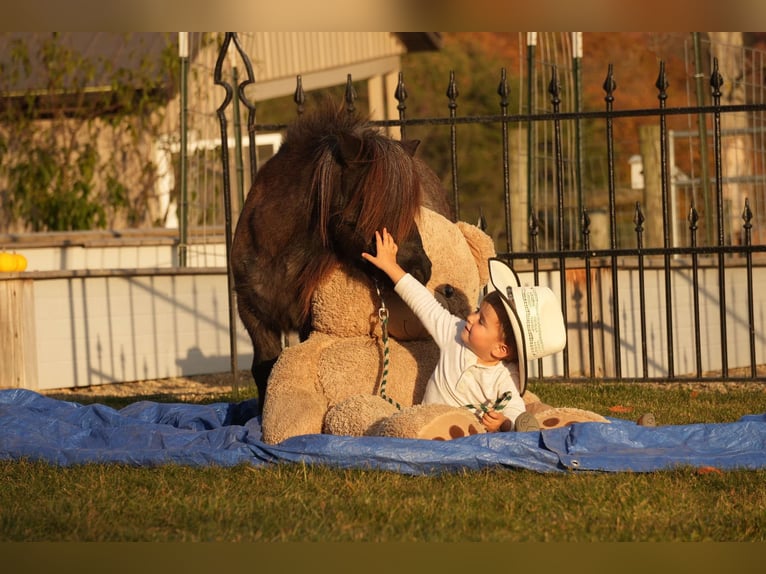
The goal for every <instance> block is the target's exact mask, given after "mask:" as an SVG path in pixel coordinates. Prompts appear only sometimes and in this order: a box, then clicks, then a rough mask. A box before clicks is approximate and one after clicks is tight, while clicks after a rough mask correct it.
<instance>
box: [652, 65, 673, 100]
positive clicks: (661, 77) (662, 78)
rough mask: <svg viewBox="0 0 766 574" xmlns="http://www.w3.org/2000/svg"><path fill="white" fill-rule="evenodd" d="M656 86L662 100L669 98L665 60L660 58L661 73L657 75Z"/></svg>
mask: <svg viewBox="0 0 766 574" xmlns="http://www.w3.org/2000/svg"><path fill="white" fill-rule="evenodd" d="M654 85H655V87H656V88H657V90H658V91H659V94H658V95H657V98H658V99H660V100H663V101H664V100H666V99H667V98H668V86H670V83H669V82H668V76H667V74H666V73H665V61H664V60H660V73H659V74H658V75H657V81H656V82H655V83H654Z"/></svg>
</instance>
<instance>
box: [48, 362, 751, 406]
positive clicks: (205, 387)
mask: <svg viewBox="0 0 766 574" xmlns="http://www.w3.org/2000/svg"><path fill="white" fill-rule="evenodd" d="M748 373H749V371H748ZM764 374H766V366H765V367H759V369H758V375H759V376H764ZM729 375H730V376H732V377H734V376H737V373H735V372H730V373H729ZM233 383H234V381H233V377H232V374H231V373H230V372H226V373H214V374H209V375H194V376H189V377H170V378H167V379H155V380H148V381H135V382H129V383H109V384H103V385H93V386H90V387H76V388H71V389H48V390H45V391H41V394H45V395H49V396H55V397H56V398H61V399H64V400H72V401H77V400H79V399H80V398H81V397H82V398H88V397H90V398H93V397H153V398H162V397H172V398H173V399H174V400H178V401H192V400H199V399H204V398H207V397H212V396H216V395H223V394H226V393H231V392H233ZM551 384H573V385H576V384H581V383H576V382H574V383H551ZM637 384H648V385H652V386H653V387H660V388H667V389H671V388H679V387H680V388H687V389H694V390H715V391H718V392H722V393H726V392H728V391H729V390H730V389H738V388H753V389H760V390H762V391H763V392H766V383H763V382H726V383H724V382H675V383H637ZM252 385H253V383H252V377H251V375H250V371H249V370H243V371H240V373H239V389H240V391H244V390H248V391H249V389H250V388H251V387H252Z"/></svg>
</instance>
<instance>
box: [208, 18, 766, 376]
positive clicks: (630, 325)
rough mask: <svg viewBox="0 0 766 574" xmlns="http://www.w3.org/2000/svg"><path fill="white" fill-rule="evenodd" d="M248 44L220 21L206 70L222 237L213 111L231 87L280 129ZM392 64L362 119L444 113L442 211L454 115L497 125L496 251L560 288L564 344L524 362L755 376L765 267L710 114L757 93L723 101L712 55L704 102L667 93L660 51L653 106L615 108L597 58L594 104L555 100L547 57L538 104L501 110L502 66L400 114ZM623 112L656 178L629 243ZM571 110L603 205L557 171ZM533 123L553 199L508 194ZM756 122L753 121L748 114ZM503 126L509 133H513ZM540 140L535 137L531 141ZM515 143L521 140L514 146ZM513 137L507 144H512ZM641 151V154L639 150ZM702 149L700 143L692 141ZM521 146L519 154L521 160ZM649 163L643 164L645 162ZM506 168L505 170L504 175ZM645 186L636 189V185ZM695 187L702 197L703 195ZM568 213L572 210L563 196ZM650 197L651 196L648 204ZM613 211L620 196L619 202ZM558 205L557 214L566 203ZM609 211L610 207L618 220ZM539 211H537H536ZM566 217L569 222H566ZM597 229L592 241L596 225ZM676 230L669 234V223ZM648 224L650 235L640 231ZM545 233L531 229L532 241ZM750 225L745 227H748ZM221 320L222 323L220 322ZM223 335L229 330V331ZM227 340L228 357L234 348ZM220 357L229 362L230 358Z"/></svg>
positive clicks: (418, 121)
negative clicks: (263, 103)
mask: <svg viewBox="0 0 766 574" xmlns="http://www.w3.org/2000/svg"><path fill="white" fill-rule="evenodd" d="M230 46H233V48H234V49H235V50H236V51H237V52H238V54H239V56H240V57H241V58H242V60H243V62H245V74H244V78H242V81H241V82H238V81H236V82H234V83H233V84H232V82H230V81H229V80H228V79H227V78H225V77H224V76H225V74H224V66H223V62H224V58H225V56H226V54H227V52H228V51H229V48H230ZM254 81H255V79H254V77H253V72H252V67H251V66H250V64H249V57H248V55H247V54H246V53H244V51H243V50H242V48H241V46H240V44H239V42H238V39H237V36H236V34H234V33H227V35H226V37H225V40H224V44H223V46H222V47H221V50H220V56H219V59H218V62H217V65H216V69H215V83H216V84H217V85H220V86H222V87H224V88H225V90H226V97H225V99H224V101H223V103H222V104H221V106H220V107H219V109H218V115H219V119H220V126H221V138H222V146H221V153H222V157H221V160H222V162H223V168H224V201H225V203H226V229H227V232H226V235H227V244H230V241H231V233H232V232H231V230H232V223H233V222H232V213H231V208H230V205H231V190H230V185H229V164H230V156H231V155H232V150H230V149H229V146H228V144H227V142H228V133H227V130H228V124H227V119H226V118H227V116H226V111H227V108H228V107H229V106H230V105H231V103H232V101H238V102H242V103H243V104H244V105H245V107H246V110H248V117H247V130H248V134H249V137H250V138H251V139H252V138H254V137H255V136H256V134H258V133H260V132H266V131H268V132H273V131H275V130H281V129H284V128H285V127H286V126H285V125H280V124H269V123H256V121H255V119H256V118H255V106H254V104H253V103H252V102H248V101H247V98H246V97H245V87H246V86H247V85H248V84H250V83H252V82H254ZM403 82H404V78H402V76H401V75H400V85H399V87H398V88H397V90H396V98H397V100H398V102H399V106H398V109H399V119H398V120H389V121H380V122H371V123H372V124H373V125H376V126H380V127H386V128H391V127H398V128H399V129H400V130H401V136H402V138H404V137H406V133H407V130H408V129H410V128H411V127H414V126H419V125H440V126H447V127H448V128H449V133H450V136H449V137H450V145H449V149H450V150H451V152H452V157H451V165H452V173H451V174H450V175H451V177H450V180H451V182H452V189H451V197H452V201H453V204H454V207H455V212H456V213H457V214H458V217H459V214H460V205H461V193H460V188H459V180H460V170H459V164H458V158H457V156H456V151H455V150H456V149H457V146H456V142H457V140H458V138H459V137H460V130H461V127H462V126H464V125H468V124H483V125H491V126H495V127H496V128H497V129H499V130H501V131H502V134H503V137H502V142H503V145H502V150H501V151H500V154H501V157H502V166H503V169H502V171H503V174H502V178H503V190H504V202H503V203H504V204H503V206H502V209H503V213H504V217H505V233H504V237H503V240H504V241H503V245H498V247H497V249H498V255H499V256H500V257H502V258H505V259H506V260H508V261H509V262H510V264H511V265H512V266H513V267H514V268H515V269H516V270H517V271H518V272H519V274H520V276H521V277H522V281H524V282H530V283H531V282H534V283H538V284H547V285H549V286H551V288H552V289H554V291H556V292H557V293H558V294H559V296H560V298H561V301H562V311H563V313H564V317H565V320H566V323H567V326H568V344H567V347H566V349H565V351H564V352H563V353H562V355H561V356H556V357H553V358H546V359H544V360H541V361H539V362H538V363H537V365H535V366H534V368H533V369H532V371H531V373H530V376H531V377H533V378H540V379H542V378H544V379H546V380H583V381H585V380H613V381H636V382H665V381H671V382H672V381H676V382H678V381H684V382H703V381H715V382H718V381H724V382H726V381H759V382H764V381H766V332H765V331H766V329H765V328H766V293H762V291H763V289H758V287H759V286H760V285H761V284H763V283H764V281H766V265H764V264H765V263H766V257H764V255H763V254H764V252H766V245H764V244H763V243H762V242H761V241H760V240H759V239H758V238H757V237H756V238H754V234H753V229H754V209H753V206H752V205H751V201H750V199H749V198H747V197H746V198H744V201H743V203H742V204H741V205H732V204H730V202H729V203H727V193H726V188H725V185H726V184H727V183H729V182H727V180H726V178H725V175H724V173H723V164H724V161H723V155H724V154H725V152H726V145H725V137H726V136H727V134H726V133H725V132H724V131H723V130H722V128H721V119H722V118H723V117H725V116H726V115H727V114H742V113H752V114H754V115H755V114H758V115H759V116H758V117H760V114H762V113H763V112H764V111H766V103H764V102H763V101H760V102H757V103H752V104H743V105H722V104H721V96H722V86H723V83H724V78H722V76H721V74H720V73H719V70H718V63H717V60H714V62H713V69H712V73H711V75H710V77H709V86H710V96H711V102H712V103H711V105H702V106H687V107H674V108H671V107H667V106H666V100H667V93H666V90H667V87H668V86H667V80H666V76H665V67H664V63H663V62H660V65H659V74H658V77H657V80H656V82H654V85H655V86H656V88H657V98H658V102H659V105H658V107H657V108H653V109H649V108H642V109H631V110H616V109H615V107H614V102H615V89H616V82H615V80H614V77H613V73H612V66H611V65H610V66H609V68H608V70H607V72H606V77H605V80H604V84H603V89H604V109H603V110H600V111H588V112H583V111H574V112H572V111H562V109H561V92H560V82H559V78H558V72H557V68H556V67H555V66H552V67H551V68H550V77H549V81H548V97H549V104H550V105H549V110H548V111H543V112H538V113H532V111H530V112H529V113H523V114H511V113H509V110H508V97H507V96H508V86H507V80H506V74H505V70H502V72H501V76H500V83H499V86H498V90H497V93H498V95H499V106H498V113H497V114H493V115H481V116H463V117H459V116H458V115H457V114H456V112H455V110H456V108H457V105H456V104H455V99H456V98H457V93H458V92H457V89H456V86H455V79H454V77H451V78H450V81H449V84H448V88H447V96H448V98H449V99H450V102H449V105H448V108H449V110H450V113H449V115H448V116H444V117H428V118H413V117H410V116H409V114H408V113H407V97H408V95H407V90H406V89H404V83H403ZM355 97H356V96H355V92H354V89H353V86H352V84H351V78H350V77H349V81H348V86H347V90H346V94H345V98H346V104H347V106H348V108H349V109H350V110H351V109H353V108H354V100H355ZM294 101H295V104H296V111H297V113H301V112H302V111H303V108H304V105H305V101H306V98H305V94H304V93H303V90H302V87H301V82H300V77H298V78H297V81H296V90H295V97H294ZM678 115H686V116H693V117H696V118H700V119H701V121H703V122H704V124H705V125H707V124H709V125H710V132H711V143H710V162H711V165H712V169H711V170H710V172H711V173H710V176H709V178H707V180H706V181H705V185H709V186H710V189H711V193H710V198H711V199H712V203H711V204H710V205H707V204H706V205H705V209H704V211H703V212H704V213H705V214H706V216H707V217H708V220H707V224H708V226H710V227H711V228H712V229H715V236H714V237H713V238H712V240H705V239H701V238H700V237H699V228H700V205H699V201H698V199H697V197H696V195H695V194H694V193H691V194H684V198H685V199H686V203H683V202H682V199H683V198H679V197H677V194H676V193H675V190H677V189H678V188H679V186H680V185H681V184H679V182H678V181H677V179H676V174H674V173H672V170H671V168H672V163H671V161H670V159H669V158H670V156H671V155H672V148H671V147H670V144H669V140H670V135H671V134H670V130H669V129H668V125H667V123H668V118H670V117H672V116H678ZM626 117H642V118H650V119H651V120H652V124H653V130H649V131H648V132H647V133H648V134H649V135H648V136H647V138H648V140H647V141H648V143H649V145H650V147H653V148H654V149H656V150H657V153H656V157H649V156H645V157H643V160H644V172H643V174H642V175H643V178H644V179H645V180H646V182H647V185H649V182H651V185H652V186H654V188H655V189H656V199H657V201H656V203H655V202H652V205H651V206H647V205H642V202H641V201H636V202H635V204H634V205H633V208H632V227H633V229H632V236H633V240H632V245H630V244H629V243H630V242H628V241H625V239H624V233H623V238H618V228H619V227H620V225H622V228H623V230H624V227H625V224H624V214H621V213H620V212H619V210H618V204H620V205H621V206H623V207H624V203H625V202H624V201H618V200H621V198H618V189H617V186H616V182H615V172H616V165H615V142H614V136H613V125H614V122H615V121H618V120H619V119H620V118H626ZM583 121H596V122H601V125H602V126H603V128H604V132H605V141H604V143H603V146H604V147H603V153H604V156H605V158H604V161H605V165H606V173H607V182H606V189H605V190H604V194H605V195H606V198H605V201H604V203H605V204H606V206H607V208H606V209H604V210H602V211H599V212H596V211H593V212H589V211H588V209H587V208H585V207H582V201H581V200H580V199H578V200H573V198H572V197H571V196H570V194H571V191H569V187H565V182H566V181H567V180H568V179H569V178H571V173H573V172H572V170H571V169H570V168H569V167H567V162H568V161H569V160H568V159H566V158H565V156H564V152H563V148H564V142H563V138H562V131H563V129H564V128H565V127H567V128H568V129H572V126H575V128H576V126H577V125H578V124H579V123H580V122H583ZM535 126H545V133H546V134H550V139H549V140H547V141H546V142H545V145H546V146H547V148H548V149H549V150H550V151H551V154H552V156H551V157H552V161H551V166H550V171H551V176H552V181H553V186H554V190H555V191H554V200H555V201H554V207H553V208H552V209H548V210H544V211H543V210H540V209H539V208H538V206H537V205H535V204H534V197H535V196H534V195H531V194H530V195H528V196H527V197H528V198H529V199H528V200H527V201H521V200H519V198H518V197H515V195H514V194H515V193H517V190H514V189H512V186H511V182H512V181H514V182H515V181H518V180H519V179H521V180H524V179H525V178H526V181H525V186H526V187H527V188H528V187H529V186H532V185H534V181H535V177H536V174H535V172H534V169H533V162H532V161H530V159H529V158H531V157H532V156H533V152H534V150H533V149H532V147H531V143H528V145H527V147H526V149H525V150H524V153H523V154H519V153H514V152H512V151H511V149H512V146H511V145H510V144H511V143H512V138H514V137H515V138H517V139H520V140H522V141H523V139H526V141H527V142H531V140H530V139H529V138H524V137H523V136H522V135H521V134H529V133H530V131H529V130H531V129H533V128H534V127H535ZM759 127H760V126H759ZM512 134H513V135H512ZM537 145H539V142H538V144H537ZM522 147H523V146H522ZM516 149H518V146H517V148H516ZM254 150H255V145H252V143H251V145H249V146H248V151H249V153H250V154H251V155H250V158H249V160H248V161H244V162H243V161H242V157H241V153H242V152H241V148H240V147H239V146H238V149H237V150H236V153H235V154H234V155H235V161H236V164H237V165H238V166H241V165H249V166H251V170H252V172H251V177H254V176H255V172H256V170H257V159H256V158H255V156H254V155H252V154H253V153H254ZM237 154H239V155H237ZM650 155H651V154H650ZM705 155H707V153H706V154H705ZM525 160H526V161H525ZM650 164H654V165H655V167H653V168H652V167H651V165H650ZM752 175H753V180H752V183H753V184H754V185H756V186H758V185H760V186H762V185H763V183H764V177H763V174H762V173H761V174H755V173H754V174H752ZM514 178H515V179H514ZM647 197H648V196H647ZM706 201H707V199H706ZM573 205H574V206H576V207H575V209H576V213H575V215H576V216H577V217H575V218H572V217H571V212H572V209H573V208H572V206H573ZM650 207H651V209H650ZM732 210H735V211H737V212H739V213H741V228H739V229H734V228H733V226H732V224H731V221H732V219H731V218H730V215H731V212H732ZM623 211H624V210H623ZM679 212H680V213H685V214H686V221H687V228H686V229H685V230H684V233H679V231H678V225H677V222H676V221H675V220H676V219H677V217H676V216H677V214H678V213H679ZM566 214H569V217H565V216H566ZM620 218H622V221H621V220H620ZM543 220H544V221H543ZM573 221H574V222H575V223H573ZM597 235H598V236H599V239H598V241H594V240H593V238H594V237H595V236H597ZM682 235H683V236H685V240H684V238H682V237H681V236H682ZM650 237H651V241H649V238H650ZM543 239H544V241H543ZM754 239H755V240H754ZM231 293H233V286H232V285H231V276H230V308H231V309H232V311H231V322H232V325H233V324H234V323H235V321H237V320H238V319H237V318H236V313H235V311H234V300H233V297H232V296H231ZM232 329H233V327H232ZM231 339H232V345H235V342H234V341H235V340H236V337H234V336H232V337H231ZM236 356H237V353H236V348H234V347H233V348H232V357H233V360H234V361H236ZM232 368H233V369H234V370H236V368H237V365H236V363H234V364H233V365H232Z"/></svg>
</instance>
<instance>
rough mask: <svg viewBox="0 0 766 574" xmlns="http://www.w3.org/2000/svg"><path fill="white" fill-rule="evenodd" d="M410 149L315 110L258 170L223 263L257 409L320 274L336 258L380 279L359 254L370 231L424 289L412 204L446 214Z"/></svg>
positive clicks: (426, 268) (426, 270)
mask: <svg viewBox="0 0 766 574" xmlns="http://www.w3.org/2000/svg"><path fill="white" fill-rule="evenodd" d="M417 144H418V142H416V141H409V142H400V141H397V140H394V139H392V138H389V137H386V136H384V135H382V134H381V133H379V131H377V130H376V129H374V128H372V127H370V126H369V125H367V124H366V122H365V121H364V120H363V119H362V118H360V117H359V116H357V115H354V114H350V113H348V112H347V111H345V110H343V109H336V108H334V107H332V106H330V105H329V104H324V105H322V106H320V107H319V108H317V110H316V111H315V112H313V113H306V114H304V115H303V116H301V117H300V118H299V119H298V120H296V121H295V122H294V123H293V124H292V125H291V126H290V127H289V128H288V129H287V132H286V135H285V138H284V141H283V143H282V145H281V147H280V148H279V151H278V152H277V153H276V154H275V155H274V156H273V157H272V158H271V159H270V160H269V161H267V162H266V163H265V164H264V165H263V167H262V168H261V169H260V170H259V171H258V173H257V176H256V178H255V181H254V183H253V186H252V188H251V190H250V192H249V193H248V196H247V199H246V201H245V205H244V206H243V209H242V212H241V214H240V217H239V221H238V222H237V227H236V231H235V234H234V240H233V246H232V251H231V265H232V269H233V275H234V283H235V289H236V293H237V305H238V309H239V316H240V318H241V319H242V322H243V324H244V325H245V328H246V329H247V331H248V333H249V334H250V338H251V339H252V342H253V353H254V357H253V365H252V373H253V378H254V379H255V383H256V386H257V388H258V394H259V402H260V404H261V408H262V407H263V402H264V399H265V396H266V394H265V391H266V383H267V380H268V376H269V374H270V372H271V367H272V366H273V364H274V362H275V361H276V359H277V357H278V356H279V353H280V352H281V335H282V333H287V332H291V331H292V332H296V331H297V332H298V333H300V334H301V336H302V338H305V336H307V335H308V332H309V329H310V322H311V317H310V305H311V296H312V293H313V292H314V290H315V288H316V286H317V285H318V284H319V283H320V282H321V281H322V279H323V278H324V277H325V276H326V275H327V273H328V272H330V271H331V270H332V269H333V268H334V266H335V265H337V264H338V262H339V261H344V262H350V263H352V264H354V265H358V266H360V267H362V268H364V269H365V271H366V272H367V273H369V274H370V275H372V274H375V273H379V272H378V271H377V270H376V269H374V268H373V267H372V266H371V265H370V264H369V263H367V262H366V261H364V260H363V259H362V258H361V253H362V251H364V250H369V249H371V245H372V244H373V243H374V242H373V238H374V233H375V230H379V229H381V228H383V227H386V228H388V230H389V231H390V232H391V233H392V234H393V236H394V237H396V238H397V241H398V243H399V253H398V259H399V260H400V263H401V265H402V266H403V267H404V268H405V269H407V270H408V271H410V272H411V273H412V274H413V275H414V276H415V277H416V278H418V279H419V280H420V281H422V282H423V283H425V282H426V281H427V280H428V279H429V277H430V273H431V262H430V261H429V260H428V257H427V256H426V254H425V252H424V251H423V246H422V242H421V240H420V235H419V233H418V230H417V227H416V225H415V218H416V216H417V212H418V210H419V208H420V207H421V206H425V207H429V208H430V209H433V210H434V211H437V212H439V213H441V214H442V215H445V216H447V217H450V208H449V206H448V203H447V200H446V194H445V192H444V190H443V188H442V186H441V182H440V181H439V178H438V177H437V176H436V174H434V173H433V171H431V170H430V169H429V168H428V167H427V166H426V165H425V164H424V163H423V162H422V161H421V160H419V159H417V158H415V157H414V155H413V154H414V152H415V148H416V147H417ZM378 280H379V281H387V279H385V278H383V277H379V279H378Z"/></svg>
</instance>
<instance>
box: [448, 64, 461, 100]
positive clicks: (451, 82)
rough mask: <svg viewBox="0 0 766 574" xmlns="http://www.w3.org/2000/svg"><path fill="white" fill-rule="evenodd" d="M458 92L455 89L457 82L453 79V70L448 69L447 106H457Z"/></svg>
mask: <svg viewBox="0 0 766 574" xmlns="http://www.w3.org/2000/svg"><path fill="white" fill-rule="evenodd" d="M459 95H460V92H459V91H458V89H457V82H456V81H455V71H454V70H450V73H449V85H448V86H447V97H448V98H449V107H450V109H454V108H456V107H457V101H456V100H457V98H458V96H459Z"/></svg>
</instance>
